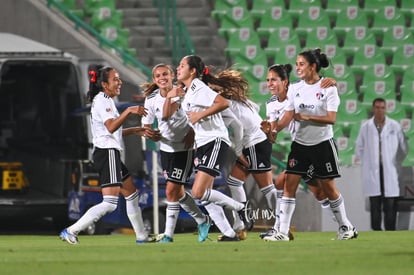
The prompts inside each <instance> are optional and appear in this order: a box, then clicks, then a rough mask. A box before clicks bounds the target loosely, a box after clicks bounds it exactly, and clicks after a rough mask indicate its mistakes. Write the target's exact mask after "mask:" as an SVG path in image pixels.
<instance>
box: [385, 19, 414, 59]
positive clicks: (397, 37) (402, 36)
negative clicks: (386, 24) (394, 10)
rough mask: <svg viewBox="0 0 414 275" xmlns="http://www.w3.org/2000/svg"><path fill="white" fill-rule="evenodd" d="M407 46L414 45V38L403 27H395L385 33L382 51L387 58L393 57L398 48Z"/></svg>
mask: <svg viewBox="0 0 414 275" xmlns="http://www.w3.org/2000/svg"><path fill="white" fill-rule="evenodd" d="M405 44H409V45H413V44H414V36H413V34H412V33H411V32H409V31H408V29H406V27H405V26H403V25H394V26H392V27H390V28H388V30H387V31H385V32H384V34H383V38H382V43H381V50H382V51H383V52H384V54H385V55H386V56H391V57H392V55H393V54H394V53H395V52H396V51H397V49H398V48H403V47H404V45H405Z"/></svg>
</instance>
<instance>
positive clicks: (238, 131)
mask: <svg viewBox="0 0 414 275" xmlns="http://www.w3.org/2000/svg"><path fill="white" fill-rule="evenodd" d="M231 103H232V101H230V100H229V104H231ZM221 117H222V118H223V121H224V124H225V125H226V127H227V129H228V131H229V138H230V141H231V143H232V147H233V149H234V152H235V153H236V156H241V155H242V151H243V125H242V123H241V122H240V120H239V119H238V118H237V117H236V115H235V114H234V113H233V111H232V110H231V109H230V108H226V109H224V110H223V111H221Z"/></svg>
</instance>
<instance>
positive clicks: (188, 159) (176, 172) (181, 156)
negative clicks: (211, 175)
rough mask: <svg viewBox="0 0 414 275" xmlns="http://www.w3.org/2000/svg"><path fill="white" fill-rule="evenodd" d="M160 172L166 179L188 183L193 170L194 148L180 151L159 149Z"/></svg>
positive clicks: (178, 182)
mask: <svg viewBox="0 0 414 275" xmlns="http://www.w3.org/2000/svg"><path fill="white" fill-rule="evenodd" d="M160 155H161V167H162V173H163V175H164V178H165V180H166V181H171V182H174V183H177V184H188V183H189V182H190V176H191V174H192V172H193V163H194V150H188V151H182V152H164V151H160Z"/></svg>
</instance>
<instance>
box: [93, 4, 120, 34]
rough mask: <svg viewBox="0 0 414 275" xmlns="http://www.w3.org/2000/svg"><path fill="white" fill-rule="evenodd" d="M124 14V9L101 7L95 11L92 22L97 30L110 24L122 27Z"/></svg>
mask: <svg viewBox="0 0 414 275" xmlns="http://www.w3.org/2000/svg"><path fill="white" fill-rule="evenodd" d="M122 15H123V13H122V11H119V10H116V9H112V8H109V7H99V8H97V9H96V10H94V11H93V13H92V17H91V20H90V24H91V26H92V28H94V29H95V30H97V31H100V30H101V29H102V28H104V27H105V26H108V25H110V26H115V27H117V28H122Z"/></svg>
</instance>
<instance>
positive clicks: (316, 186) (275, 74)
mask: <svg viewBox="0 0 414 275" xmlns="http://www.w3.org/2000/svg"><path fill="white" fill-rule="evenodd" d="M291 71H292V65H290V64H284V65H281V64H275V65H272V66H270V67H269V69H268V72H267V79H266V81H267V87H268V89H269V92H270V93H271V95H272V97H271V98H270V99H269V100H268V101H267V103H266V120H265V121H264V122H262V129H265V132H266V134H267V135H268V137H269V140H270V141H271V142H274V141H275V140H274V139H275V137H276V136H274V135H272V130H273V129H275V128H276V125H277V123H278V121H279V120H280V119H281V118H282V117H283V115H284V114H285V107H286V105H287V103H288V99H287V91H288V87H289V84H290V82H289V76H290V72H291ZM335 84H336V81H335V80H334V79H332V78H324V79H322V81H321V88H328V87H330V86H334V85H335ZM297 124H298V122H296V121H295V120H292V121H291V122H290V123H289V126H288V127H287V128H288V131H289V132H290V135H291V139H292V140H294V138H295V134H296V128H297ZM312 171H313V170H312V169H309V171H308V173H307V174H306V176H304V177H303V180H304V182H305V183H306V184H307V185H308V188H309V189H310V190H311V192H312V193H313V194H314V196H315V198H316V199H317V200H318V202H319V203H320V204H321V207H322V209H329V211H330V214H332V212H331V210H330V208H329V199H328V198H327V196H326V195H325V193H324V192H323V189H322V188H321V186H320V183H319V182H318V181H317V180H316V179H313V178H312ZM285 181H286V172H285V171H282V172H281V173H280V174H279V175H278V177H277V178H276V180H275V186H276V191H277V198H278V199H277V204H276V215H275V223H274V226H273V227H272V228H271V229H270V230H269V231H267V232H265V233H261V234H260V237H261V238H262V239H264V240H265V241H272V240H273V237H272V236H273V235H274V233H275V232H277V231H278V230H279V227H280V218H279V211H280V201H281V198H282V196H283V189H284V186H285ZM289 238H290V239H291V240H292V239H293V235H292V234H291V232H290V231H289Z"/></svg>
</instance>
